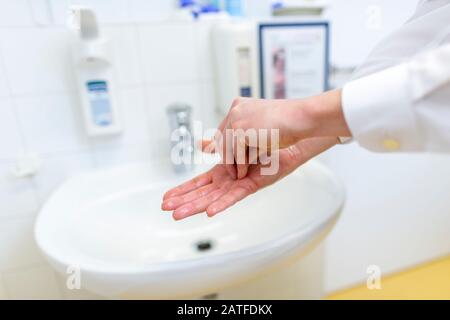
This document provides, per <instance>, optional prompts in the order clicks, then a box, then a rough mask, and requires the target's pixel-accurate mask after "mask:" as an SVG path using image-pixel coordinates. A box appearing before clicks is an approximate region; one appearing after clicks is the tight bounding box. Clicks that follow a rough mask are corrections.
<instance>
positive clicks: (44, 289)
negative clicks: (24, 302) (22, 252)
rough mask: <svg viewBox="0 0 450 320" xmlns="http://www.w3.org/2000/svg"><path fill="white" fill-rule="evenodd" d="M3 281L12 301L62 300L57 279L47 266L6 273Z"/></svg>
mask: <svg viewBox="0 0 450 320" xmlns="http://www.w3.org/2000/svg"><path fill="white" fill-rule="evenodd" d="M3 281H4V284H5V287H6V289H7V290H8V293H9V297H10V298H11V299H61V298H62V295H61V291H60V289H59V285H58V281H57V278H56V276H55V274H54V272H53V271H52V270H51V269H50V267H49V266H47V265H41V266H38V267H34V268H29V269H24V270H17V271H11V272H5V273H4V274H3Z"/></svg>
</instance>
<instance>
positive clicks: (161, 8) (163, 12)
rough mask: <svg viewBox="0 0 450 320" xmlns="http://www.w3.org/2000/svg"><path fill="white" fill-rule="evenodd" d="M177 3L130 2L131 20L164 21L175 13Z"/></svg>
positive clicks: (147, 0) (144, 0) (158, 0)
mask: <svg viewBox="0 0 450 320" xmlns="http://www.w3.org/2000/svg"><path fill="white" fill-rule="evenodd" d="M175 3H176V2H175V1H167V0H166V1H161V0H129V4H130V19H131V20H132V21H138V22H148V21H162V20H165V19H168V18H169V17H170V16H171V15H172V14H173V12H174V10H175V8H176V6H175Z"/></svg>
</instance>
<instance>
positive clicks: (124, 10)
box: [50, 0, 130, 25]
mask: <svg viewBox="0 0 450 320" xmlns="http://www.w3.org/2000/svg"><path fill="white" fill-rule="evenodd" d="M50 3H51V13H52V17H53V21H54V23H55V24H57V25H64V24H65V23H66V22H67V16H68V9H69V7H70V6H72V5H75V6H87V7H90V8H92V9H94V10H95V12H96V13H97V18H98V21H99V22H100V23H102V24H105V23H107V24H110V23H126V22H130V21H129V3H128V0H50Z"/></svg>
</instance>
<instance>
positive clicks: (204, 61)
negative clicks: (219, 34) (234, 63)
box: [195, 21, 214, 81]
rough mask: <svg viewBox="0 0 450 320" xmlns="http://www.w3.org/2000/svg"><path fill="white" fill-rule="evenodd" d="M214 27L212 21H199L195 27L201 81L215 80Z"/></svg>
mask: <svg viewBox="0 0 450 320" xmlns="http://www.w3.org/2000/svg"><path fill="white" fill-rule="evenodd" d="M213 26H214V22H212V21H198V23H196V25H195V36H196V51H197V54H196V57H197V64H198V72H199V79H200V80H208V81H209V80H212V79H214V68H213V66H214V64H213V61H214V52H213V46H212V41H211V40H212V35H211V32H212V29H213Z"/></svg>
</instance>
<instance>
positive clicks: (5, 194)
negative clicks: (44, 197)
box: [0, 162, 39, 223]
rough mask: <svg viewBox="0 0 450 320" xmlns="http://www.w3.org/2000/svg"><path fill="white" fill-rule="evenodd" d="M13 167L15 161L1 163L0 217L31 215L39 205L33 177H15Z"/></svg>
mask: <svg viewBox="0 0 450 320" xmlns="http://www.w3.org/2000/svg"><path fill="white" fill-rule="evenodd" d="M13 167H14V162H4V163H0V219H1V218H5V217H18V216H25V215H30V213H32V212H34V211H35V210H36V209H37V208H38V206H39V202H38V198H37V195H36V191H35V188H34V185H33V183H32V181H31V179H18V178H16V177H14V176H13V174H12V170H13ZM0 223H1V220H0Z"/></svg>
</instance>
